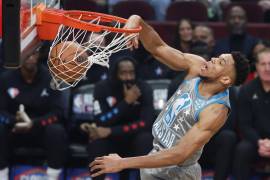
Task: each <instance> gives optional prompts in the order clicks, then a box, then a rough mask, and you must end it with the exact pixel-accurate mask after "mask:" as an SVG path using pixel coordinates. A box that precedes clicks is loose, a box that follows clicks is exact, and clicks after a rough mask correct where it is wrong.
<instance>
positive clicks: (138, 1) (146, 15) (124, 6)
mask: <svg viewBox="0 0 270 180" xmlns="http://www.w3.org/2000/svg"><path fill="white" fill-rule="evenodd" d="M112 14H113V15H115V16H119V17H123V18H128V17H129V16H130V15H132V14H138V15H140V16H141V17H142V18H143V19H145V20H155V18H156V15H155V9H154V7H152V6H151V4H149V3H148V2H146V1H143V0H132V1H130V0H126V1H120V2H118V3H116V4H115V5H114V6H113V7H112Z"/></svg>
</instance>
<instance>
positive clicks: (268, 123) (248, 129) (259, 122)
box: [238, 78, 270, 145]
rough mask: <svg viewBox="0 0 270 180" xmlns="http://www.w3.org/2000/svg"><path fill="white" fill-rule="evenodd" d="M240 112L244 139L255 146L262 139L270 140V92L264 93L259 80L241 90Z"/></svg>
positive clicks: (240, 123) (240, 126) (251, 82)
mask: <svg viewBox="0 0 270 180" xmlns="http://www.w3.org/2000/svg"><path fill="white" fill-rule="evenodd" d="M238 112H239V128H240V130H241V132H242V134H243V136H244V138H246V139H248V140H250V141H251V142H253V143H254V144H255V145H257V141H258V140H259V139H261V138H270V92H265V91H264V89H263V87H262V84H261V81H260V79H259V78H256V79H254V80H252V81H250V82H249V83H248V84H246V85H243V87H242V88H241V90H240V94H239V106H238Z"/></svg>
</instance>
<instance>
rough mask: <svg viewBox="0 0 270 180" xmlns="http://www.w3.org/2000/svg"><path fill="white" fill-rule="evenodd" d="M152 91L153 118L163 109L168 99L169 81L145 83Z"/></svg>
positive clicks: (159, 80)
mask: <svg viewBox="0 0 270 180" xmlns="http://www.w3.org/2000/svg"><path fill="white" fill-rule="evenodd" d="M146 82H147V83H148V84H149V85H150V86H151V87H152V90H153V106H154V110H155V116H157V115H158V114H159V113H160V111H161V110H162V109H163V108H164V106H165V104H166V102H167V99H168V87H169V84H170V82H171V80H169V79H158V80H148V81H146Z"/></svg>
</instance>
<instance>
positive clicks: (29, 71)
mask: <svg viewBox="0 0 270 180" xmlns="http://www.w3.org/2000/svg"><path fill="white" fill-rule="evenodd" d="M39 55H40V52H39V50H36V51H35V52H32V54H29V57H28V58H26V59H25V60H23V61H22V64H21V67H20V68H19V69H16V70H12V71H7V72H5V73H3V74H2V75H1V77H0V84H1V86H0V99H1V101H0V177H1V180H8V171H9V169H8V166H9V157H11V156H12V154H11V153H10V152H12V151H11V149H10V148H16V147H18V146H33V145H38V146H41V147H44V148H45V150H46V155H47V162H48V169H47V175H48V179H49V180H57V179H58V176H59V174H60V172H61V169H60V168H62V167H63V166H64V162H65V158H66V149H67V139H66V133H65V129H64V127H63V125H62V123H61V120H62V117H63V113H62V111H63V109H62V107H61V98H62V97H61V93H60V92H59V91H54V90H52V89H51V88H50V79H51V77H50V74H49V72H48V70H47V69H46V68H45V67H43V66H42V65H41V63H40V62H39Z"/></svg>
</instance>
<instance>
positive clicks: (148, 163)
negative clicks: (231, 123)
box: [89, 104, 228, 177]
mask: <svg viewBox="0 0 270 180" xmlns="http://www.w3.org/2000/svg"><path fill="white" fill-rule="evenodd" d="M227 115H228V109H227V108H226V107H225V106H224V105H221V104H214V105H210V106H209V107H207V108H206V109H205V110H204V111H202V112H201V114H200V117H199V119H200V120H199V122H198V123H196V125H194V126H193V127H192V128H191V129H190V130H189V131H188V132H187V134H186V135H185V136H184V137H183V138H182V139H181V140H180V141H179V143H178V144H177V145H176V146H174V147H172V148H170V149H166V150H162V151H159V152H156V153H153V154H150V155H146V156H138V157H130V158H121V157H120V156H118V155H117V154H112V155H109V156H103V157H98V158H97V159H96V160H95V161H93V162H92V163H90V165H89V166H90V168H91V174H92V176H93V177H95V176H98V175H101V174H104V173H111V172H118V171H121V170H123V169H128V168H157V167H163V166H171V165H177V164H181V163H183V162H184V161H185V160H187V159H188V158H189V157H190V156H191V155H192V154H194V153H195V152H196V151H197V150H198V149H199V148H201V147H202V146H204V145H205V144H206V143H207V142H208V141H209V140H210V138H211V137H212V136H213V135H214V134H215V133H216V132H217V131H218V130H219V129H220V128H221V127H222V126H223V124H224V123H225V121H226V119H227Z"/></svg>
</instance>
